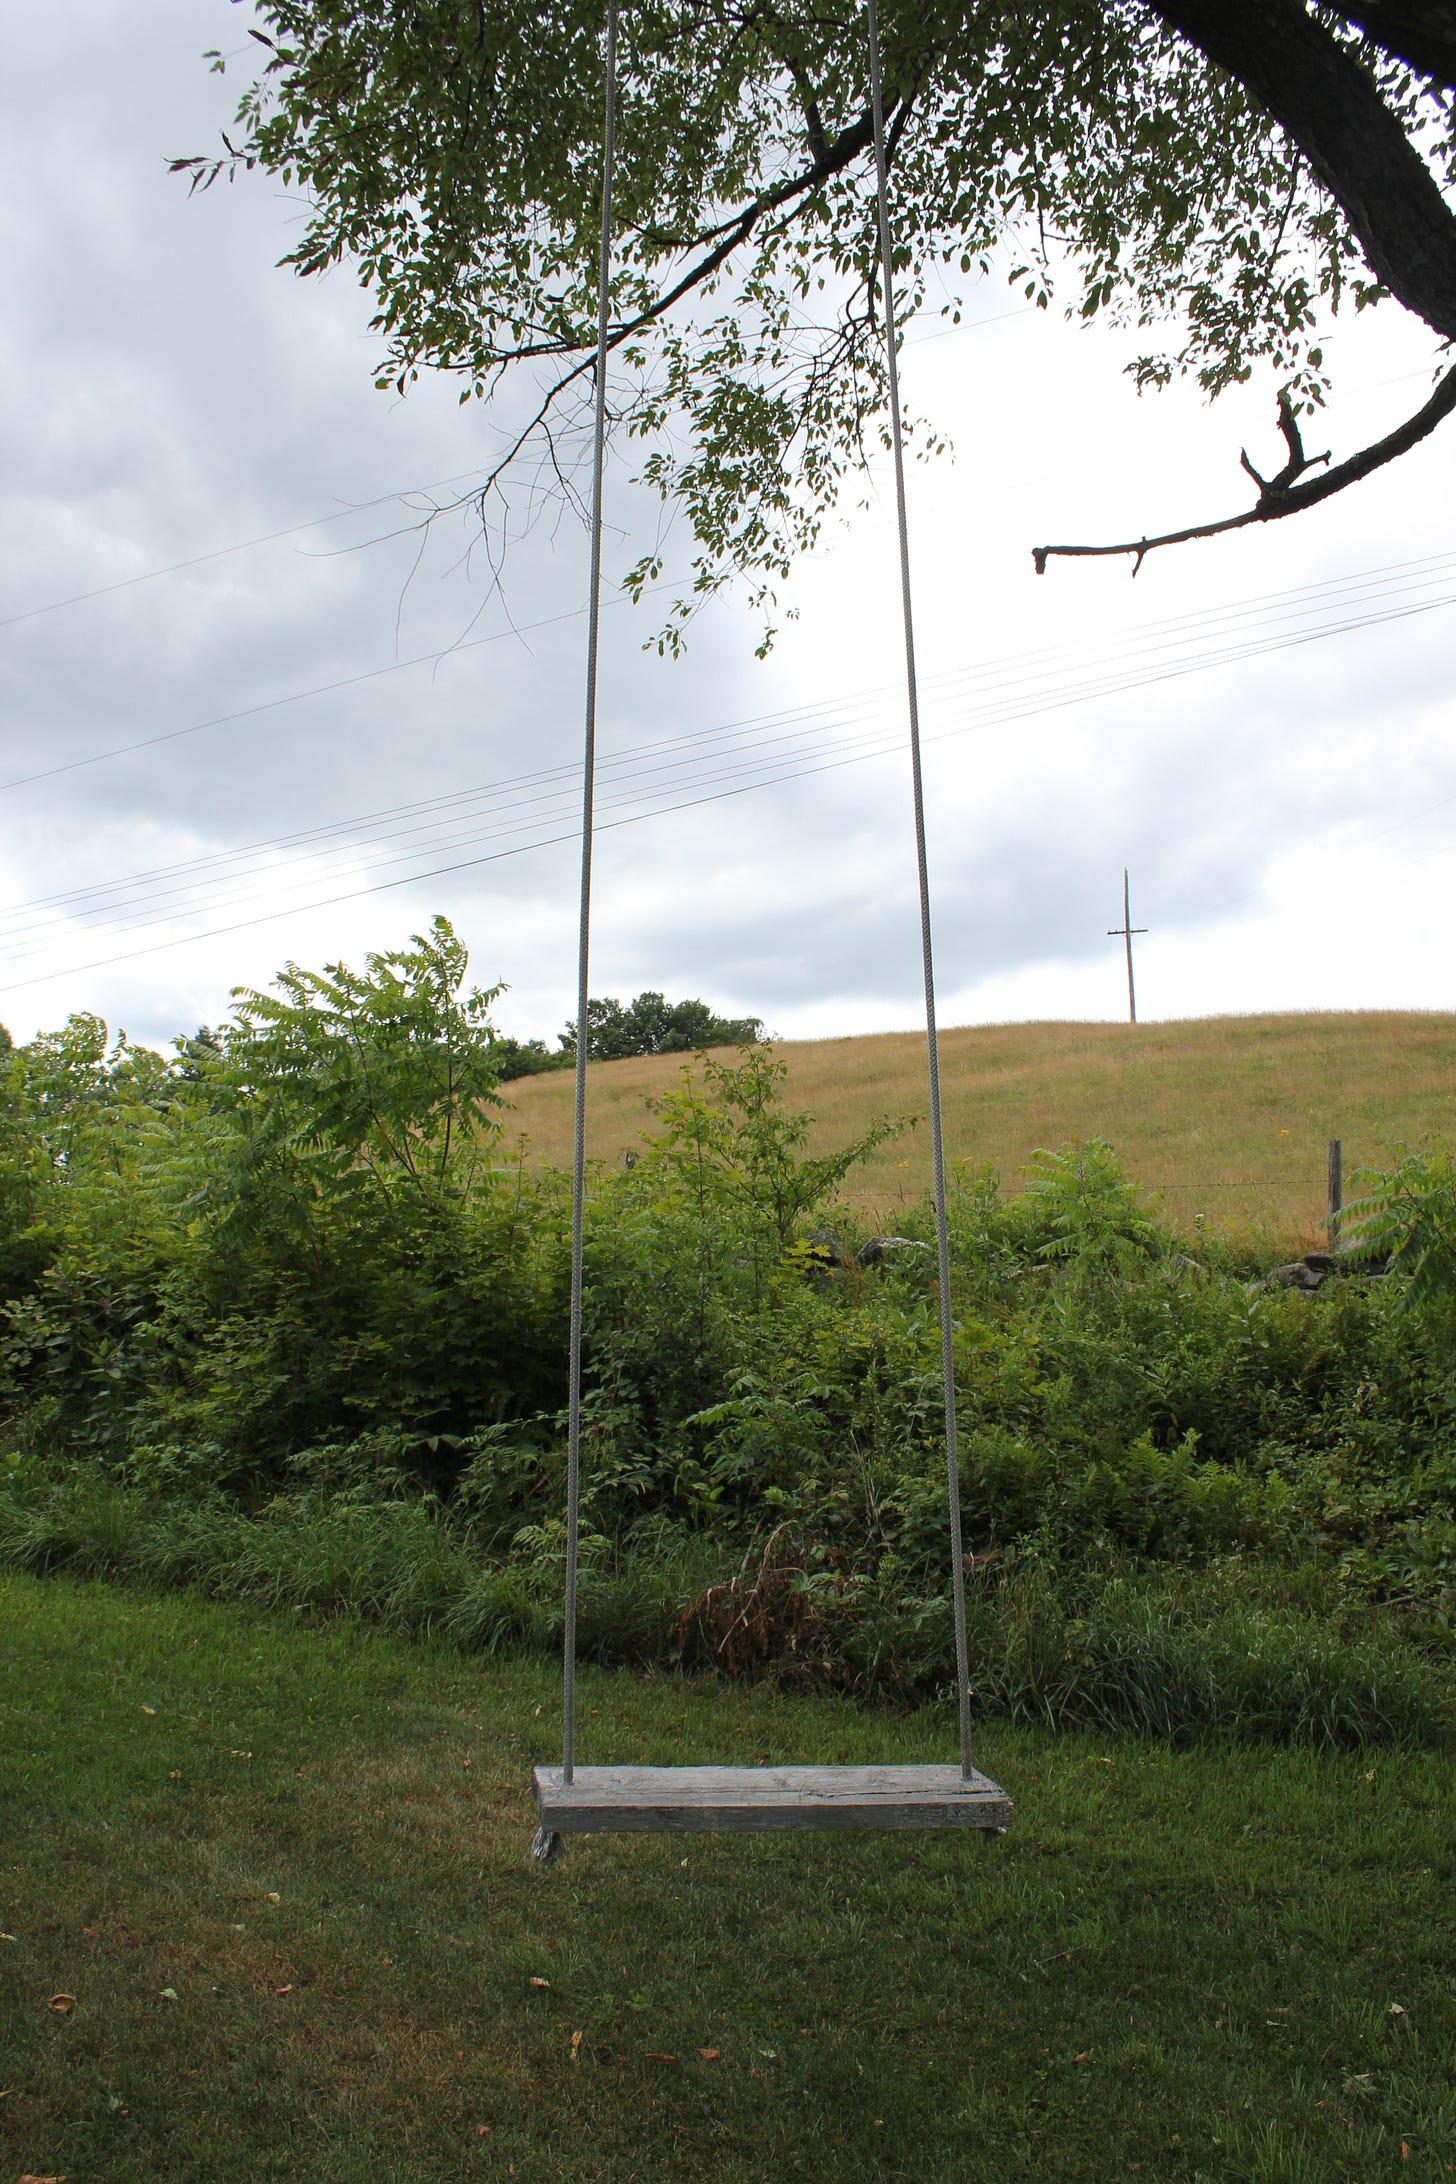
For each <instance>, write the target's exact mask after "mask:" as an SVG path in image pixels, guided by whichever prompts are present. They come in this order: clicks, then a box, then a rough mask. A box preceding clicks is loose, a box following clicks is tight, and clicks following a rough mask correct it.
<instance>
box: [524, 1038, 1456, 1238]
mask: <svg viewBox="0 0 1456 2184" xmlns="http://www.w3.org/2000/svg"><path fill="white" fill-rule="evenodd" d="M778 1052H779V1054H780V1056H781V1057H782V1059H783V1060H784V1061H785V1062H787V1064H788V1067H789V1096H790V1099H791V1101H792V1102H793V1103H794V1104H795V1105H797V1106H800V1107H807V1108H809V1109H811V1110H812V1111H813V1114H814V1116H815V1141H816V1144H817V1145H819V1146H828V1145H833V1144H840V1143H843V1142H844V1141H845V1140H846V1139H848V1138H850V1137H851V1136H853V1135H854V1134H855V1133H856V1132H857V1131H859V1130H863V1129H864V1128H865V1127H866V1125H867V1124H868V1123H869V1122H870V1121H872V1120H873V1118H874V1117H875V1116H876V1115H882V1114H892V1115H899V1114H919V1115H921V1116H923V1115H924V1113H925V1105H926V1093H925V1044H924V1040H923V1039H922V1038H921V1037H920V1036H919V1035H918V1034H915V1033H909V1032H891V1033H886V1034H883V1035H881V1036H879V1037H873V1038H856V1039H818V1040H808V1041H801V1042H788V1043H785V1044H783V1045H781V1046H780V1047H779V1048H778ZM679 1066H680V1061H679V1058H678V1057H675V1056H662V1057H653V1058H651V1059H646V1060H640V1061H626V1062H602V1063H598V1064H596V1065H595V1066H594V1067H593V1069H592V1071H591V1075H590V1093H589V1106H588V1142H589V1148H590V1151H591V1153H592V1154H593V1156H594V1157H595V1158H597V1159H601V1160H605V1161H615V1160H619V1159H620V1158H621V1155H622V1153H623V1151H624V1149H626V1148H628V1147H630V1146H632V1145H633V1144H635V1143H636V1142H637V1140H638V1139H639V1137H640V1135H641V1132H642V1130H643V1129H644V1127H646V1128H651V1126H652V1118H651V1116H650V1114H649V1113H648V1110H647V1106H646V1102H647V1100H648V1099H650V1098H653V1097H655V1096H657V1095H659V1094H660V1093H661V1092H662V1091H663V1090H664V1089H665V1088H666V1087H667V1086H669V1085H670V1084H671V1083H672V1081H673V1078H674V1075H675V1073H676V1070H677V1069H678V1067H679ZM941 1075H942V1099H943V1105H944V1111H945V1129H946V1145H947V1150H948V1152H949V1154H950V1155H951V1156H952V1157H953V1158H958V1159H962V1160H966V1161H969V1162H971V1163H972V1164H973V1165H979V1164H981V1163H982V1162H988V1161H989V1162H990V1163H991V1164H992V1166H993V1167H995V1168H996V1169H997V1170H998V1171H999V1172H1000V1175H1001V1179H1002V1182H1003V1184H1005V1185H1007V1186H1014V1183H1015V1180H1016V1177H1017V1173H1018V1171H1019V1170H1020V1169H1021V1168H1022V1167H1023V1166H1024V1165H1025V1163H1026V1162H1027V1160H1028V1159H1029V1158H1030V1156H1031V1154H1032V1153H1033V1151H1035V1149H1036V1148H1037V1147H1038V1146H1053V1147H1055V1146H1058V1145H1062V1144H1064V1143H1066V1141H1067V1140H1068V1139H1070V1138H1075V1137H1081V1138H1088V1137H1103V1138H1107V1139H1108V1140H1110V1142H1111V1143H1112V1144H1113V1145H1114V1146H1115V1147H1116V1148H1117V1150H1118V1152H1119V1153H1120V1154H1121V1155H1122V1157H1123V1159H1124V1160H1125V1161H1126V1163H1127V1166H1128V1169H1129V1171H1130V1173H1131V1174H1132V1175H1134V1176H1135V1177H1136V1178H1137V1179H1138V1181H1139V1182H1141V1183H1143V1184H1145V1185H1147V1186H1148V1187H1149V1188H1150V1189H1152V1190H1155V1191H1157V1192H1159V1193H1160V1194H1161V1195H1162V1197H1163V1200H1164V1203H1165V1205H1166V1208H1167V1212H1168V1215H1169V1216H1170V1218H1171V1219H1173V1220H1174V1221H1176V1222H1178V1223H1180V1224H1183V1225H1185V1226H1191V1225H1192V1224H1193V1222H1194V1221H1195V1218H1196V1216H1198V1215H1199V1214H1202V1215H1203V1216H1204V1217H1205V1218H1206V1220H1207V1221H1208V1222H1209V1224H1210V1225H1211V1226H1213V1227H1215V1228H1218V1229H1221V1230H1226V1231H1234V1232H1238V1231H1247V1230H1250V1229H1257V1228H1260V1227H1267V1228H1268V1229H1269V1230H1270V1231H1271V1232H1272V1233H1273V1234H1274V1235H1275V1236H1277V1237H1281V1238H1286V1237H1287V1238H1290V1239H1296V1238H1297V1239H1300V1240H1302V1241H1304V1242H1306V1243H1310V1242H1314V1241H1315V1240H1316V1239H1320V1240H1322V1239H1323V1234H1324V1215H1325V1174H1326V1145H1327V1141H1328V1140H1329V1139H1330V1138H1332V1137H1337V1138H1339V1139H1341V1141H1342V1142H1343V1145H1344V1157H1345V1166H1346V1171H1347V1174H1348V1171H1349V1170H1350V1169H1351V1168H1354V1167H1357V1166H1360V1165H1378V1164H1379V1163H1381V1162H1382V1161H1385V1160H1387V1159H1389V1158H1390V1157H1391V1155H1392V1154H1393V1153H1395V1152H1396V1151H1397V1150H1398V1149H1399V1148H1400V1147H1401V1146H1403V1145H1415V1144H1418V1143H1419V1142H1420V1140H1421V1139H1422V1138H1423V1137H1425V1136H1426V1135H1427V1134H1428V1133H1430V1132H1451V1131H1453V1130H1456V1016H1447V1015H1434V1014H1432V1015H1425V1014H1421V1015H1416V1014H1410V1013H1404V1014H1396V1013H1389V1014H1379V1013H1373V1012H1372V1013H1364V1014H1351V1015H1334V1014H1330V1015H1297V1016H1219V1017H1208V1018H1203V1019H1198V1020H1195V1021H1192V1022H1187V1023H1167V1024H1139V1025H1137V1026H1136V1027H1133V1026H1131V1025H1128V1024H993V1025H988V1026H985V1027H974V1028H969V1029H966V1028H962V1029H953V1030H949V1031H946V1032H943V1033H942V1035H941ZM571 1082H572V1080H571V1077H570V1074H569V1073H567V1072H562V1073H560V1074H552V1075H549V1076H543V1077H531V1078H525V1079H523V1080H521V1081H520V1082H518V1083H515V1084H512V1085H510V1086H508V1087H507V1091H508V1093H509V1097H510V1100H511V1107H510V1109H509V1110H508V1111H507V1117H506V1119H507V1123H508V1126H509V1127H511V1128H512V1129H520V1130H524V1131H525V1132H526V1133H527V1134H528V1136H529V1139H530V1143H531V1149H532V1152H533V1154H534V1155H535V1156H536V1157H538V1158H541V1159H543V1160H549V1161H553V1162H556V1163H558V1164H559V1165H562V1166H569V1164H570V1159H571ZM929 1179H930V1146H929V1141H928V1138H927V1136H926V1132H925V1130H924V1129H923V1128H921V1129H918V1130H916V1131H915V1132H913V1133H912V1134H911V1135H910V1136H909V1137H908V1138H905V1139H903V1140H901V1141H900V1142H899V1143H898V1144H890V1145H886V1146H884V1147H882V1148H881V1150H880V1151H879V1152H878V1153H876V1154H875V1155H874V1157H873V1158H872V1159H871V1160H870V1161H869V1162H868V1163H867V1164H866V1165H865V1166H864V1167H863V1168H861V1169H859V1170H857V1171H856V1173H855V1174H854V1175H852V1176H851V1177H850V1179H849V1182H848V1184H847V1186H846V1195H847V1196H848V1197H849V1198H850V1199H851V1200H852V1201H853V1202H854V1203H855V1204H856V1205H858V1206H859V1207H860V1208H861V1209H862V1210H863V1212H864V1213H865V1214H866V1216H867V1217H868V1218H870V1219H872V1220H875V1221H886V1222H889V1221H893V1218H894V1215H895V1212H896V1211H897V1209H899V1208H902V1207H903V1206H904V1205H905V1204H907V1203H910V1204H913V1203H914V1202H915V1201H916V1200H917V1199H918V1198H919V1196H920V1195H921V1193H922V1192H923V1191H924V1190H925V1189H926V1187H927V1186H928V1183H929Z"/></svg>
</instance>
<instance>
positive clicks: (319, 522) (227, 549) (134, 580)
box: [0, 304, 1034, 629]
mask: <svg viewBox="0 0 1456 2184" xmlns="http://www.w3.org/2000/svg"><path fill="white" fill-rule="evenodd" d="M1033 310H1034V306H1033V305H1031V304H1019V305H1017V307H1016V308H1015V309H1014V310H1012V311H995V312H992V313H991V314H990V315H989V316H988V317H986V318H979V319H966V320H962V321H961V323H960V324H959V325H956V326H945V327H940V328H937V330H936V331H935V332H934V333H929V334H917V335H916V336H915V337H914V338H915V341H916V342H917V343H919V342H922V341H941V340H943V339H944V338H945V336H946V335H947V334H959V333H973V332H974V331H975V330H976V328H977V327H980V326H999V325H1000V324H1001V322H1002V321H1003V320H1004V319H1014V318H1029V317H1031V315H1032V313H1033ZM489 467H490V466H489V465H488V464H486V463H477V464H475V466H474V467H473V468H472V469H470V470H457V471H456V472H455V474H454V476H453V477H449V478H433V479H431V481H430V483H429V484H428V485H404V486H399V487H398V488H396V490H395V491H394V492H392V493H376V494H375V495H373V497H372V498H371V499H369V500H363V501H354V502H351V503H350V504H349V505H348V506H347V507H344V508H335V509H334V510H332V511H331V513H330V514H328V515H326V516H306V517H305V518H304V519H303V521H302V522H301V523H287V524H284V525H283V526H282V527H281V529H279V530H276V531H260V532H259V533H258V535H257V537H256V538H240V539H235V540H234V541H233V543H232V544H231V545H230V546H213V547H210V548H209V549H208V551H207V552H206V553H201V554H189V555H188V556H187V557H186V559H185V560H182V561H167V562H164V563H163V564H162V565H161V566H160V567H159V568H155V569H140V570H138V572H137V574H136V575H135V576H120V577H117V578H116V580H115V581H114V582H113V583H110V584H93V585H92V586H91V588H90V590H89V591H78V592H70V593H68V594H67V596H66V597H65V598H63V599H48V600H46V601H45V603H44V604H43V605H42V606H39V607H23V608H22V609H21V611H20V612H19V613H18V614H6V615H0V629H14V628H15V627H16V625H17V624H18V623H20V622H34V621H38V620H39V619H40V617H41V616H42V615H46V614H59V613H60V612H61V610H62V608H64V607H79V606H84V605H85V604H86V602H87V601H88V600H91V599H106V598H109V597H110V595H111V594H112V593H113V592H121V591H130V590H131V589H132V588H133V587H134V586H135V585H137V584H154V583H156V582H158V581H159V579H160V578H162V577H164V576H179V575H181V574H183V573H184V572H185V571H186V570H188V569H201V568H204V567H205V566H206V565H207V563H208V562H210V561H226V560H227V559H228V558H229V557H230V556H231V555H233V554H246V553H251V552H252V550H253V548H254V547H255V546H274V545H276V544H277V543H278V541H279V540H280V539H284V538H298V537H300V536H301V535H302V533H303V532H305V531H317V530H321V529H322V528H323V527H324V525H326V524H330V523H342V522H343V520H344V518H345V517H346V516H358V515H363V514H364V513H365V512H366V511H367V510H368V509H371V508H387V507H388V506H389V504H390V502H391V501H408V499H409V498H410V495H411V494H413V493H439V492H443V491H444V489H445V487H446V486H447V485H464V484H466V483H467V481H468V480H469V479H471V478H479V477H481V476H482V475H483V474H484V473H485V472H486V471H488V469H489ZM364 543H365V545H366V546H377V545H378V544H379V541H378V540H377V539H366V540H365V541H364ZM533 626H535V625H533Z"/></svg>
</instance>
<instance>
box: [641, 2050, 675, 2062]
mask: <svg viewBox="0 0 1456 2184" xmlns="http://www.w3.org/2000/svg"><path fill="white" fill-rule="evenodd" d="M642 2060H643V2062H644V2063H680V2062H681V2061H682V2057H681V2056H680V2055H660V2054H659V2053H658V2052H657V2050H656V2049H655V2048H648V2049H647V2051H646V2053H645V2054H644V2055H643V2057H642Z"/></svg>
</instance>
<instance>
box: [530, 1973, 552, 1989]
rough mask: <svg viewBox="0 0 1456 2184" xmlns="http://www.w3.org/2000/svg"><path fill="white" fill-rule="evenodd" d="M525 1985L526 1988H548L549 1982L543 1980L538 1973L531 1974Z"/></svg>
mask: <svg viewBox="0 0 1456 2184" xmlns="http://www.w3.org/2000/svg"><path fill="white" fill-rule="evenodd" d="M526 1984H527V1986H528V1987H549V1986H550V1984H551V1982H550V1980H549V1979H543V1978H542V1977H541V1975H540V1973H539V1972H532V1974H531V1976H530V1978H529V1979H528V1980H527V1982H526Z"/></svg>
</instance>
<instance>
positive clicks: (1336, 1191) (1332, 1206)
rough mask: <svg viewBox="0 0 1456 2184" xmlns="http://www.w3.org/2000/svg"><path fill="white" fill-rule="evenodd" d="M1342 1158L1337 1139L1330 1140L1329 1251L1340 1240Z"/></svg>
mask: <svg viewBox="0 0 1456 2184" xmlns="http://www.w3.org/2000/svg"><path fill="white" fill-rule="evenodd" d="M1343 1168H1344V1156H1343V1148H1342V1146H1341V1142H1340V1140H1339V1138H1337V1137H1332V1138H1331V1139H1330V1155H1329V1188H1328V1192H1327V1194H1326V1198H1325V1236H1326V1238H1327V1240H1328V1243H1329V1247H1330V1249H1331V1251H1333V1250H1334V1248H1335V1245H1336V1244H1337V1243H1338V1242H1339V1238H1340V1209H1341V1207H1342V1206H1343V1204H1344V1202H1345V1200H1344V1174H1343Z"/></svg>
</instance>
